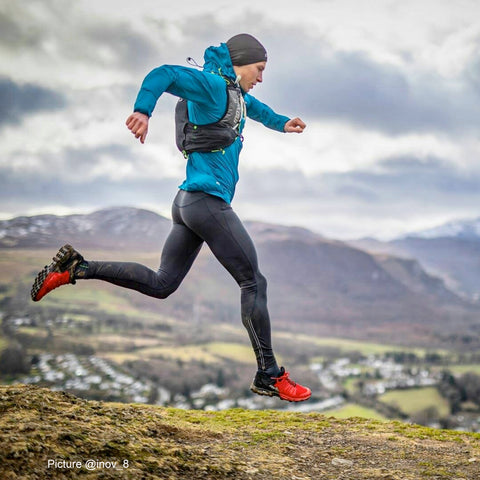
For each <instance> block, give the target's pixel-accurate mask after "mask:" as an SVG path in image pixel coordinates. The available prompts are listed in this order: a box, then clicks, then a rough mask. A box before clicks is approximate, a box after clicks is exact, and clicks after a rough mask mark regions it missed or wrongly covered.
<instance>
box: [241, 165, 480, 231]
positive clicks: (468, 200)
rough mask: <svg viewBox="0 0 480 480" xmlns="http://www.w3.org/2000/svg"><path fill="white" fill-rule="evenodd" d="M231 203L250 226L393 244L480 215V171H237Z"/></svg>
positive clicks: (409, 168) (379, 168)
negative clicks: (418, 231) (300, 228)
mask: <svg viewBox="0 0 480 480" xmlns="http://www.w3.org/2000/svg"><path fill="white" fill-rule="evenodd" d="M235 202H236V205H237V207H238V209H239V212H241V214H242V215H243V216H246V215H248V218H251V219H257V220H262V221H269V222H276V223H281V224H291V225H303V226H307V227H308V228H311V229H313V230H316V231H318V232H320V233H323V234H326V235H329V236H333V237H338V238H354V237H360V236H365V235H375V236H380V237H384V238H392V237H394V236H395V235H399V234H401V233H403V232H405V231H409V230H415V229H417V228H418V227H421V226H422V225H431V226H434V225H438V224H440V223H442V222H444V221H447V220H449V219H453V218H459V217H474V216H476V215H478V210H477V205H478V204H479V203H480V170H479V169H469V170H465V169H462V168H459V167H458V166H455V165H453V164H451V163H450V162H448V161H446V160H445V159H441V158H434V157H432V158H427V159H418V158H415V157H413V156H412V157H398V158H394V157H392V158H388V159H384V160H383V161H382V162H380V163H379V164H378V165H377V166H376V167H375V168H371V169H368V170H367V169H362V168H358V169H356V170H351V171H348V172H333V173H332V172H330V173H322V174H316V175H308V176H307V175H305V174H303V173H302V172H300V171H298V170H297V171H291V170H289V171H286V170H282V169H269V170H261V171H260V170H258V169H254V168H249V169H248V170H244V171H243V172H242V183H241V184H239V187H238V189H237V196H236V200H235ZM279 207H280V208H279Z"/></svg>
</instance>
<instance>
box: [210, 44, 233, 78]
mask: <svg viewBox="0 0 480 480" xmlns="http://www.w3.org/2000/svg"><path fill="white" fill-rule="evenodd" d="M203 59H204V60H205V63H204V65H203V69H204V70H205V71H207V72H211V73H216V74H220V75H223V76H224V77H228V78H231V79H232V80H235V78H236V77H237V76H236V75H235V71H234V69H233V65H232V60H231V59H230V52H229V51H228V47H227V44H226V43H221V44H220V46H219V47H208V48H207V49H206V50H205V53H204V55H203Z"/></svg>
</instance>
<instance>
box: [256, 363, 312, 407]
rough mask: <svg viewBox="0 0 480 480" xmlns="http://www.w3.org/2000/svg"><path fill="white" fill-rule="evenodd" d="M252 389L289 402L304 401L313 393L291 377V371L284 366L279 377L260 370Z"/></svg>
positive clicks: (259, 393) (260, 393)
mask: <svg viewBox="0 0 480 480" xmlns="http://www.w3.org/2000/svg"><path fill="white" fill-rule="evenodd" d="M250 390H251V391H252V392H254V393H257V394H258V395H267V396H269V397H274V396H275V397H280V398H281V399H282V400H287V401H289V402H303V401H304V400H308V399H309V398H310V396H311V395H312V392H311V390H310V389H309V388H308V387H302V385H299V384H298V383H295V382H294V381H293V380H291V379H290V377H289V373H288V372H286V371H285V369H284V368H283V367H282V368H281V369H280V375H279V376H278V377H270V376H269V375H267V374H266V373H264V372H262V371H258V372H257V374H256V375H255V378H254V379H253V382H252V385H251V386H250Z"/></svg>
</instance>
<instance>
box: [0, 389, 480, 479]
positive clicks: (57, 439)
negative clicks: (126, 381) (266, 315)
mask: <svg viewBox="0 0 480 480" xmlns="http://www.w3.org/2000/svg"><path fill="white" fill-rule="evenodd" d="M0 412H1V415H0V478H2V479H5V480H16V479H24V478H25V479H26V478H28V479H29V480H30V479H32V480H36V479H39V480H40V479H45V478H51V479H63V478H68V479H77V478H82V479H97V478H102V479H147V480H150V479H151V480H154V479H158V480H160V479H184V478H189V479H195V480H197V479H219V480H220V479H222V480H224V479H228V478H232V479H252V480H253V479H272V478H275V479H288V480H292V479H297V480H299V479H322V480H333V479H335V480H341V479H344V480H346V479H356V480H362V479H383V480H400V479H401V480H420V479H445V480H446V479H449V480H452V479H454V478H455V479H460V478H463V479H469V480H473V479H475V478H478V471H479V465H480V435H478V434H467V433H459V432H451V431H442V430H433V429H429V428H424V427H417V426H412V425H406V424H401V423H398V422H390V423H382V422H378V421H373V420H365V419H360V418H351V419H348V420H339V419H334V418H331V417H330V418H329V417H325V416H322V415H319V414H297V413H291V412H289V413H287V412H283V413H279V412H273V411H248V410H240V409H235V410H227V411H223V412H204V411H197V410H176V409H165V408H159V407H153V406H147V405H128V404H108V403H99V402H88V401H86V400H80V399H78V398H75V397H73V396H71V395H68V394H65V393H62V392H52V391H49V390H45V389H40V388H36V387H25V386H13V387H0ZM88 460H91V461H93V462H90V463H88ZM49 461H50V462H49ZM54 462H56V463H54ZM68 462H77V463H68ZM89 465H90V468H91V469H90V470H89V469H88V466H89Z"/></svg>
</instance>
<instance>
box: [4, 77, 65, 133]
mask: <svg viewBox="0 0 480 480" xmlns="http://www.w3.org/2000/svg"><path fill="white" fill-rule="evenodd" d="M65 106H66V100H65V98H64V96H63V95H62V94H60V93H58V92H55V91H53V90H49V89H48V88H44V87H41V86H39V85H35V84H31V83H27V84H25V85H19V84H17V83H15V82H13V81H12V80H10V79H8V78H6V77H0V126H2V125H5V124H16V123H18V122H20V121H21V119H22V118H23V117H24V116H25V115H28V114H32V113H36V112H41V111H53V110H58V109H61V108H63V107H65Z"/></svg>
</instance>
